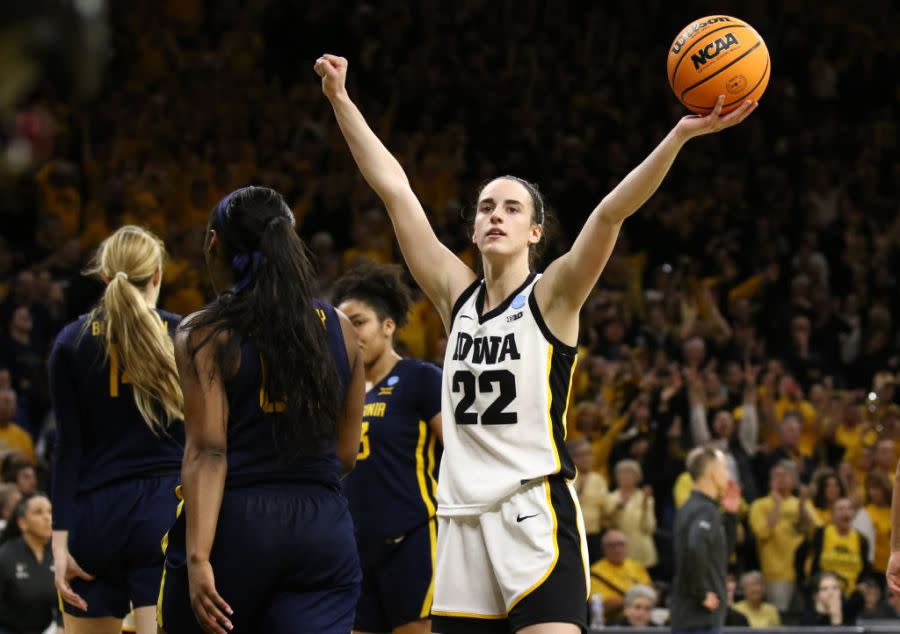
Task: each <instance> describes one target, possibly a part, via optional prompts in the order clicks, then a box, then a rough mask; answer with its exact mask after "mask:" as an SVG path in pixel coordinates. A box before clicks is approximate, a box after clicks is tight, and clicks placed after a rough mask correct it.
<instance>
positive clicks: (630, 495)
mask: <svg viewBox="0 0 900 634" xmlns="http://www.w3.org/2000/svg"><path fill="white" fill-rule="evenodd" d="M615 474H616V486H617V487H618V488H617V489H616V490H615V491H613V492H612V493H610V494H609V497H607V500H606V511H605V515H606V516H607V517H608V518H609V520H608V522H607V524H608V526H609V527H611V528H616V529H618V530H620V531H622V532H623V533H625V536H626V537H625V539H626V541H627V542H628V553H629V554H630V555H631V557H633V558H634V560H635V561H638V562H640V563H641V565H643V566H644V567H646V568H652V567H653V566H655V565H656V563H657V561H658V559H657V554H656V544H655V543H654V542H653V532H654V531H655V530H656V511H655V509H654V504H653V490H652V489H651V488H650V487H646V486H645V487H644V488H643V489H639V488H638V486H639V485H640V484H641V481H642V480H643V479H644V472H643V470H642V469H641V465H640V464H638V463H637V461H635V460H629V459H626V460H621V461H619V462H618V463H617V464H616V469H615Z"/></svg>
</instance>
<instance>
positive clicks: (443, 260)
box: [315, 55, 475, 328]
mask: <svg viewBox="0 0 900 634" xmlns="http://www.w3.org/2000/svg"><path fill="white" fill-rule="evenodd" d="M315 70H316V73H317V74H318V75H319V76H320V77H321V78H322V92H323V93H325V96H326V97H328V100H329V101H330V102H331V107H332V108H333V109H334V116H335V118H336V119H337V123H338V126H339V127H340V129H341V133H342V134H343V135H344V140H346V141H347V145H348V146H349V147H350V152H351V153H352V154H353V159H354V160H355V161H356V165H357V167H359V171H360V172H361V173H362V175H363V178H365V179H366V182H367V183H368V184H369V186H370V187H371V188H372V189H373V190H375V193H376V194H378V197H379V198H380V199H381V201H382V202H383V203H384V205H385V207H386V208H387V211H388V214H389V215H390V217H391V222H392V223H393V225H394V232H395V233H396V234H397V242H399V243H400V250H401V251H402V252H403V259H404V260H406V264H407V265H408V266H409V269H410V271H411V272H412V275H413V277H414V278H415V279H416V282H418V284H419V286H421V287H422V290H423V291H425V294H426V295H428V298H429V299H430V300H431V301H432V303H433V304H434V305H435V307H436V308H437V310H438V312H439V313H440V315H441V318H442V319H443V320H444V325H445V326H447V327H448V328H449V325H450V313H451V311H452V309H453V302H454V301H455V300H456V298H457V297H458V296H459V295H460V293H462V292H463V291H464V290H465V289H466V287H467V286H469V285H470V284H471V283H472V282H473V281H474V280H475V273H474V272H473V271H472V269H470V268H469V267H468V266H466V265H465V264H464V263H463V262H462V261H461V260H460V259H459V258H458V257H456V255H454V253H453V252H452V251H450V249H448V248H447V247H445V246H444V245H443V244H441V241H440V240H438V238H437V236H436V235H435V233H434V230H433V229H432V228H431V224H430V223H429V222H428V217H427V216H426V215H425V210H424V209H423V208H422V203H420V202H419V199H418V198H416V195H415V194H414V193H413V190H412V188H411V187H410V184H409V179H408V178H407V177H406V173H405V172H404V171H403V168H402V167H401V166H400V163H399V162H397V159H395V158H394V156H393V154H391V153H390V151H388V149H387V148H386V147H385V146H384V144H383V143H382V142H381V141H380V140H379V139H378V137H377V136H375V133H374V132H372V129H371V128H370V127H369V124H368V123H366V120H365V119H364V118H363V116H362V113H360V111H359V109H358V108H357V107H356V105H355V104H354V103H353V102H352V101H351V100H350V97H349V96H348V95H347V89H346V86H345V80H346V77H347V60H346V59H344V58H343V57H337V56H335V55H323V56H322V57H320V58H319V59H318V60H316V64H315Z"/></svg>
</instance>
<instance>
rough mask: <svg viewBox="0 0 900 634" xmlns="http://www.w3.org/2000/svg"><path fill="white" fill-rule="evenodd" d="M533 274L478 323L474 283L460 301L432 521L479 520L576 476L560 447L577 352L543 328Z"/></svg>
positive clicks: (447, 364)
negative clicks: (494, 508)
mask: <svg viewBox="0 0 900 634" xmlns="http://www.w3.org/2000/svg"><path fill="white" fill-rule="evenodd" d="M539 278H540V275H537V274H534V273H532V274H531V275H530V276H529V277H528V279H527V280H526V281H525V283H524V284H522V286H521V287H519V288H518V289H517V290H516V291H514V292H513V293H512V295H510V296H509V297H508V298H506V300H505V301H504V302H503V303H501V304H500V305H499V306H497V307H496V308H494V309H493V310H491V311H489V312H487V313H485V314H481V313H482V308H483V306H484V297H485V289H484V283H483V282H482V281H480V280H479V281H477V282H475V283H474V284H472V286H470V287H469V288H468V289H466V290H465V291H464V292H463V294H462V295H461V296H460V297H459V299H458V300H457V301H456V304H455V305H454V307H453V313H452V317H451V329H450V337H449V339H448V341H447V352H446V355H445V357H444V379H443V394H442V399H441V418H442V422H443V432H444V456H443V459H442V461H441V472H440V477H439V478H438V490H437V498H438V505H439V506H438V515H444V516H451V515H475V514H478V513H480V512H481V511H483V510H485V509H487V508H488V507H490V506H491V505H493V504H494V503H496V502H499V501H501V500H503V499H504V498H506V497H508V496H509V495H511V494H512V493H514V492H515V491H516V490H517V489H519V488H520V487H521V486H522V485H523V484H524V483H526V482H528V481H530V480H533V479H535V478H540V477H543V476H547V475H550V474H554V473H561V474H562V475H563V476H565V477H567V478H573V477H574V476H575V468H574V465H573V464H572V460H571V458H570V457H569V454H568V452H567V451H566V447H565V429H566V422H565V411H566V406H567V400H568V394H569V386H570V385H571V381H572V371H573V369H574V367H575V357H576V349H575V348H573V347H571V346H567V345H565V344H563V343H562V342H560V341H559V340H558V339H556V337H554V336H553V334H552V333H551V332H550V330H549V329H548V328H547V325H546V324H545V323H544V319H543V317H542V316H541V314H540V310H539V308H538V305H537V301H536V300H535V298H534V295H533V291H534V284H535V282H536V281H537V280H538V279H539Z"/></svg>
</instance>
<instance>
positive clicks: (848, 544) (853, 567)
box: [819, 524, 869, 595]
mask: <svg viewBox="0 0 900 634" xmlns="http://www.w3.org/2000/svg"><path fill="white" fill-rule="evenodd" d="M868 556H869V554H868V553H865V552H863V550H862V538H861V536H860V534H859V531H856V530H852V529H851V530H850V532H849V533H847V534H846V535H841V534H840V533H839V532H838V530H837V527H835V525H834V524H829V525H828V526H826V527H825V530H824V531H823V532H822V551H821V553H820V554H819V569H820V570H822V571H827V572H833V573H835V574H838V575H840V576H841V578H843V579H844V580H845V581H846V582H847V586H846V587H845V588H844V594H845V595H849V594H850V593H852V592H853V591H854V590H855V589H856V580H857V578H859V573H861V572H862V571H863V568H864V567H865V564H866V558H867V557H868Z"/></svg>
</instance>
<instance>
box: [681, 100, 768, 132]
mask: <svg viewBox="0 0 900 634" xmlns="http://www.w3.org/2000/svg"><path fill="white" fill-rule="evenodd" d="M723 103H725V95H721V96H720V97H719V98H718V99H717V100H716V105H715V107H714V108H713V110H712V112H710V113H709V114H708V115H703V116H701V115H696V114H692V115H688V116H686V117H682V118H681V121H679V122H678V124H677V125H676V126H675V130H676V131H677V132H678V133H679V134H680V135H681V136H682V138H684V140H685V141H687V140H689V139H693V138H694V137H697V136H701V135H704V134H712V133H713V132H719V131H720V130H724V129H725V128H730V127H731V126H735V125H737V124H739V123H740V122H741V121H743V120H744V119H746V118H747V117H749V116H750V113H751V112H753V111H754V110H756V106H758V105H759V102H758V101H745V102H744V103H742V104H741V105H740V106H738V108H737V109H736V110H732V111H731V112H729V113H728V114H724V115H723V114H722V104H723Z"/></svg>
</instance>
